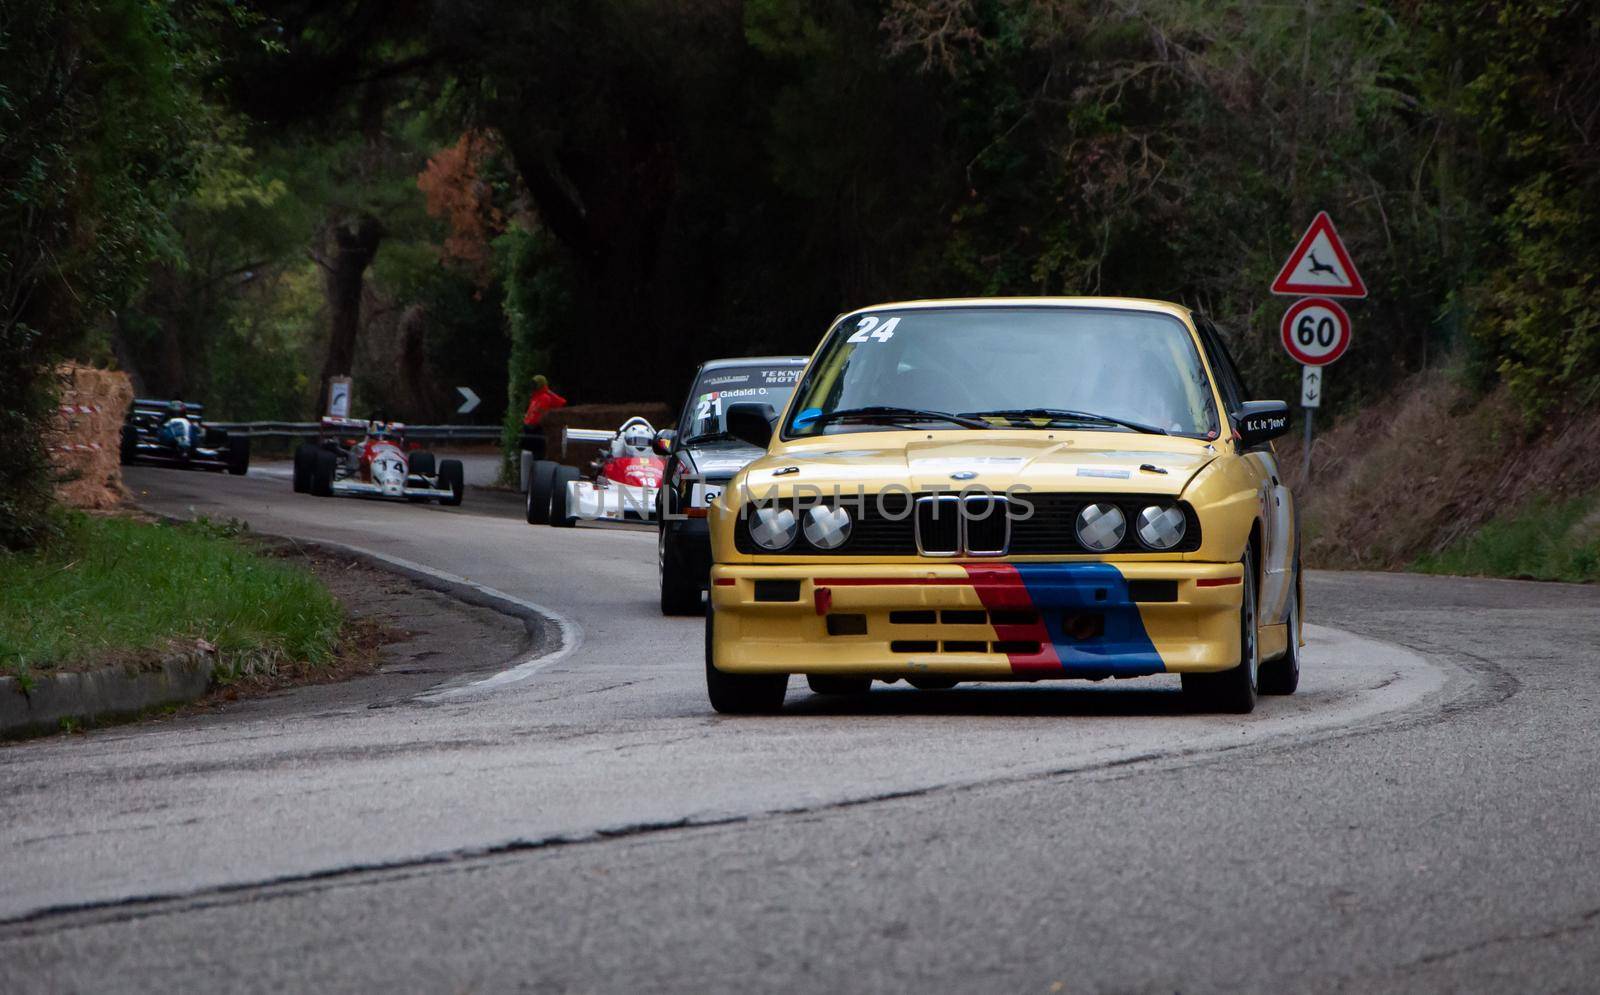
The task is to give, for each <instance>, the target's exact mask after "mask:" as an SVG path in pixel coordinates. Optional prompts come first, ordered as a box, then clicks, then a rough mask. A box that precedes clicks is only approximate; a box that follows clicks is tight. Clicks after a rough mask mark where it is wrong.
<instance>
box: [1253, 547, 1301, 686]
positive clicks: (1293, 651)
mask: <svg viewBox="0 0 1600 995" xmlns="http://www.w3.org/2000/svg"><path fill="white" fill-rule="evenodd" d="M1285 621H1286V626H1285V627H1286V628H1287V629H1288V630H1289V632H1288V637H1287V643H1288V646H1287V648H1286V649H1284V651H1283V655H1282V656H1280V657H1278V658H1277V659H1276V660H1268V661H1266V662H1265V663H1263V664H1262V665H1261V681H1260V684H1261V693H1262V694H1294V693H1295V691H1296V690H1297V689H1298V688H1299V687H1300V565H1299V564H1298V563H1296V564H1295V570H1294V587H1293V588H1292V589H1291V591H1290V592H1289V617H1288V619H1286V620H1285Z"/></svg>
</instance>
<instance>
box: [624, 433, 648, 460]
mask: <svg viewBox="0 0 1600 995" xmlns="http://www.w3.org/2000/svg"><path fill="white" fill-rule="evenodd" d="M653 439H654V436H652V435H651V433H650V430H649V429H647V428H645V427H644V426H643V425H629V426H628V427H627V428H625V429H623V430H622V444H623V445H624V446H626V447H627V448H628V450H629V451H630V452H632V453H633V454H634V455H636V456H648V455H649V454H650V443H651V441H653Z"/></svg>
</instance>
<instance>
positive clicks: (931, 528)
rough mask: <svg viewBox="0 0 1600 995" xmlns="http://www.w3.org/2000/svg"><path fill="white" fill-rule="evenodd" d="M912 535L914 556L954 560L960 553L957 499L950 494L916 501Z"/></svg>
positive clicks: (959, 508)
mask: <svg viewBox="0 0 1600 995" xmlns="http://www.w3.org/2000/svg"><path fill="white" fill-rule="evenodd" d="M913 532H914V533H915V538H916V540H917V552H919V553H921V554H922V555H923V556H955V555H957V554H958V553H960V552H961V499H960V498H958V497H956V496H955V495H953V494H949V495H941V496H939V497H934V496H931V495H930V496H926V497H919V498H917V514H916V519H915V523H914V528H913ZM845 545H846V546H848V545H850V544H849V543H845Z"/></svg>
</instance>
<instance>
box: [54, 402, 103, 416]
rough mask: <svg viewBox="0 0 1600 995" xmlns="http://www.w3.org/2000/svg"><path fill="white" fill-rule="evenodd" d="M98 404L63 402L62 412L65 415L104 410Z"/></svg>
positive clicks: (93, 412)
mask: <svg viewBox="0 0 1600 995" xmlns="http://www.w3.org/2000/svg"><path fill="white" fill-rule="evenodd" d="M102 410H104V409H102V408H101V407H100V405H98V404H63V405H61V413H62V414H64V415H92V414H98V413H99V412H100V411H102Z"/></svg>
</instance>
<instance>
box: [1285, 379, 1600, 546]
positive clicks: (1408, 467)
mask: <svg viewBox="0 0 1600 995" xmlns="http://www.w3.org/2000/svg"><path fill="white" fill-rule="evenodd" d="M1597 440H1600V411H1587V412H1581V413H1579V414H1576V415H1572V416H1567V417H1564V418H1561V419H1559V420H1557V421H1554V422H1552V423H1550V424H1549V425H1545V426H1539V427H1532V426H1529V425H1528V424H1527V422H1526V421H1525V420H1524V418H1523V417H1522V415H1521V414H1520V413H1519V412H1518V410H1517V408H1516V406H1515V405H1514V404H1513V403H1512V402H1511V400H1510V398H1509V397H1508V396H1507V395H1506V393H1505V391H1503V390H1500V391H1496V392H1494V393H1492V394H1490V395H1488V396H1487V397H1475V396H1473V395H1472V394H1471V393H1470V392H1469V391H1467V390H1465V389H1463V388H1461V387H1459V386H1457V385H1456V384H1454V383H1453V382H1451V380H1450V379H1449V377H1447V376H1445V375H1443V374H1438V373H1434V374H1425V375H1423V376H1419V377H1416V378H1413V379H1412V380H1410V381H1408V382H1406V383H1404V384H1402V385H1401V386H1400V388H1399V389H1398V390H1397V391H1396V392H1395V394H1394V396H1393V398H1392V399H1391V400H1389V401H1388V402H1385V403H1380V404H1373V405H1370V406H1368V407H1367V408H1366V409H1365V410H1363V411H1362V412H1360V413H1359V414H1356V415H1353V416H1351V417H1348V418H1345V419H1344V420H1342V421H1340V422H1339V423H1338V424H1337V425H1335V426H1334V427H1333V428H1332V429H1331V430H1329V431H1325V432H1321V433H1319V435H1318V437H1317V439H1316V441H1315V443H1314V444H1313V447H1312V458H1313V461H1314V462H1313V468H1312V476H1311V481H1310V484H1309V486H1308V485H1307V484H1306V483H1305V482H1303V481H1302V480H1300V479H1299V478H1300V466H1301V446H1300V440H1299V437H1298V436H1296V437H1294V438H1293V439H1291V440H1285V442H1284V444H1283V445H1280V446H1279V447H1278V454H1279V457H1280V460H1281V463H1282V468H1283V470H1284V471H1285V479H1286V480H1287V481H1288V482H1289V483H1290V484H1291V485H1292V486H1293V487H1294V489H1295V493H1296V495H1297V497H1298V499H1299V502H1300V507H1301V510H1302V515H1303V521H1304V529H1305V531H1304V544H1305V545H1304V552H1305V558H1306V563H1307V565H1308V566H1313V567H1337V568H1357V569H1393V568H1397V567H1402V566H1405V565H1406V564H1408V563H1410V562H1412V561H1413V560H1415V559H1416V558H1417V557H1419V556H1422V555H1424V554H1428V553H1436V552H1439V551H1440V550H1442V549H1444V548H1445V547H1446V546H1449V545H1450V544H1451V543H1453V542H1455V541H1456V540H1458V539H1461V538H1463V537H1465V536H1468V535H1470V534H1472V533H1473V532H1476V531H1477V530H1478V529H1479V528H1481V527H1482V526H1483V525H1484V524H1485V523H1487V522H1488V521H1489V520H1491V519H1493V518H1495V517H1497V516H1503V515H1505V514H1506V513H1508V512H1511V511H1514V510H1516V509H1518V508H1521V507H1523V506H1525V505H1527V504H1528V503H1530V502H1532V501H1535V500H1539V499H1553V500H1562V499H1566V498H1572V497H1577V496H1580V495H1583V494H1586V493H1593V492H1595V491H1596V490H1600V442H1597Z"/></svg>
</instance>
